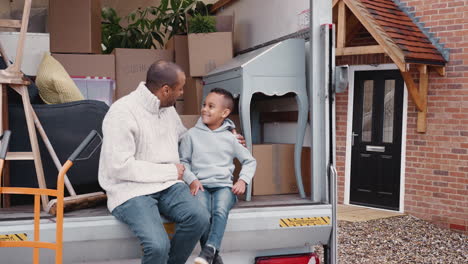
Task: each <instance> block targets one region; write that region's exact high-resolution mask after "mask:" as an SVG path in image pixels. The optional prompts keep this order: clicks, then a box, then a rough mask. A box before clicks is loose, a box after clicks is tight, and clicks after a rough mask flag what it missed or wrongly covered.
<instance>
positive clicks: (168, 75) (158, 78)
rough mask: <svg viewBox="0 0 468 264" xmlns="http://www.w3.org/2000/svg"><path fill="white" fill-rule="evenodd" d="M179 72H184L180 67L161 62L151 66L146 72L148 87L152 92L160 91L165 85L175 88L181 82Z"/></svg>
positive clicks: (171, 63) (168, 62)
mask: <svg viewBox="0 0 468 264" xmlns="http://www.w3.org/2000/svg"><path fill="white" fill-rule="evenodd" d="M179 72H183V70H182V69H181V68H180V66H179V65H177V64H175V63H173V62H170V61H164V60H159V61H157V62H155V63H153V64H151V66H150V67H149V69H148V71H147V72H146V87H148V89H149V90H150V91H152V92H154V91H157V90H159V89H160V88H161V87H163V86H164V85H168V86H169V87H171V88H174V87H175V86H176V85H177V84H178V82H179V75H178V73H179Z"/></svg>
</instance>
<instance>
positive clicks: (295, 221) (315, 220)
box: [279, 216, 330, 227]
mask: <svg viewBox="0 0 468 264" xmlns="http://www.w3.org/2000/svg"><path fill="white" fill-rule="evenodd" d="M329 224H330V217H329V216H319V217H301V218H281V219H280V220H279V226H280V227H301V226H318V225H329Z"/></svg>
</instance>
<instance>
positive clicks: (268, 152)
mask: <svg viewBox="0 0 468 264" xmlns="http://www.w3.org/2000/svg"><path fill="white" fill-rule="evenodd" d="M253 156H254V157H255V159H256V160H257V170H256V172H255V176H254V178H253V186H252V194H253V195H272V194H292V193H298V192H299V191H298V188H297V184H296V177H295V173H294V145H293V144H255V145H253ZM301 169H302V181H303V184H304V189H305V191H306V193H307V194H310V177H311V168H310V148H309V147H304V148H302V158H301Z"/></svg>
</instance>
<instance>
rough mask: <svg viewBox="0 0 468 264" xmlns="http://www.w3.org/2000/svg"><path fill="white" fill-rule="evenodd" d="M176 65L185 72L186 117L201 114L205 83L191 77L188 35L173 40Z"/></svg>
mask: <svg viewBox="0 0 468 264" xmlns="http://www.w3.org/2000/svg"><path fill="white" fill-rule="evenodd" d="M171 40H172V44H171V46H172V48H173V49H174V56H175V63H176V64H177V65H179V66H180V67H181V68H182V70H183V71H184V72H185V76H186V79H185V88H184V111H183V113H184V114H185V115H198V114H200V108H201V103H202V99H203V81H202V80H201V79H200V78H192V77H190V64H189V51H188V42H187V36H186V35H175V36H174V37H173V38H172V39H171Z"/></svg>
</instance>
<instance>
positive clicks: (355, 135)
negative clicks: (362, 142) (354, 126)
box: [351, 132, 359, 146]
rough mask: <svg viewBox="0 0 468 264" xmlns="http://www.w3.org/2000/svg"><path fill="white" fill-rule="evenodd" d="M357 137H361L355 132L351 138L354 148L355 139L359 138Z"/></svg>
mask: <svg viewBox="0 0 468 264" xmlns="http://www.w3.org/2000/svg"><path fill="white" fill-rule="evenodd" d="M357 136H359V134H356V133H354V132H353V135H352V137H351V146H354V137H357Z"/></svg>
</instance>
